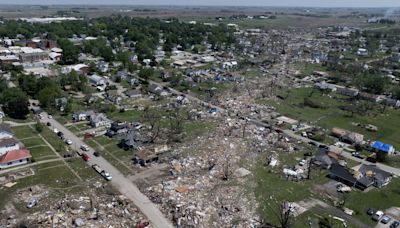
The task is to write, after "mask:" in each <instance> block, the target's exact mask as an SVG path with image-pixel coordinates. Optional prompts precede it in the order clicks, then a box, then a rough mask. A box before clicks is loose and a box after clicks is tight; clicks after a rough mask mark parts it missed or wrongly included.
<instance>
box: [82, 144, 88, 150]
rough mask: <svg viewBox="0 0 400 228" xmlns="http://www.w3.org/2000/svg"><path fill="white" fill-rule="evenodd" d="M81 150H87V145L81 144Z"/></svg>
mask: <svg viewBox="0 0 400 228" xmlns="http://www.w3.org/2000/svg"><path fill="white" fill-rule="evenodd" d="M81 150H83V151H88V150H89V147H88V146H86V145H81Z"/></svg>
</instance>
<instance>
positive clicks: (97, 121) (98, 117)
mask: <svg viewBox="0 0 400 228" xmlns="http://www.w3.org/2000/svg"><path fill="white" fill-rule="evenodd" d="M72 120H73V121H74V122H81V121H89V123H90V125H91V126H92V127H96V128H97V127H107V128H108V127H111V122H112V121H111V120H110V119H108V118H107V116H106V115H105V114H104V113H98V114H96V113H95V112H94V111H82V112H77V113H75V114H73V115H72Z"/></svg>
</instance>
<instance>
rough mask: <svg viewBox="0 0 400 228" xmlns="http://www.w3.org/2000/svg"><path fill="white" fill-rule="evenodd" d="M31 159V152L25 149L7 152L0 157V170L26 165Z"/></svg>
mask: <svg viewBox="0 0 400 228" xmlns="http://www.w3.org/2000/svg"><path fill="white" fill-rule="evenodd" d="M31 158H32V155H31V152H29V150H26V149H21V150H12V151H9V152H7V153H5V154H3V155H2V156H0V169H6V168H9V167H13V166H18V165H23V164H27V163H28V162H30V161H31Z"/></svg>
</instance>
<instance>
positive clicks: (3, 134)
mask: <svg viewBox="0 0 400 228" xmlns="http://www.w3.org/2000/svg"><path fill="white" fill-rule="evenodd" d="M13 136H14V133H13V132H12V131H11V128H10V127H9V126H8V125H7V124H0V139H7V138H12V137H13Z"/></svg>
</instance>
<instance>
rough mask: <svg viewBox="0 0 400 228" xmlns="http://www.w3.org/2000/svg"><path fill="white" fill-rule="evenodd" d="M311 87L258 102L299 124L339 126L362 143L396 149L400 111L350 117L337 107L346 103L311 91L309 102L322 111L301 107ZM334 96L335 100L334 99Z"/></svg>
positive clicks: (340, 98)
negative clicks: (374, 142)
mask: <svg viewBox="0 0 400 228" xmlns="http://www.w3.org/2000/svg"><path fill="white" fill-rule="evenodd" d="M311 91H312V88H300V89H292V90H290V92H289V93H287V92H282V93H283V94H284V96H287V97H286V98H285V99H284V100H282V99H279V100H277V101H271V100H262V101H260V102H261V103H264V104H268V105H272V106H274V107H276V109H277V111H278V112H280V113H281V114H283V115H286V116H289V117H291V118H294V119H297V120H299V121H302V122H308V123H311V124H315V125H318V126H321V127H324V128H325V129H328V130H330V129H331V128H332V127H341V128H344V129H347V130H351V131H354V132H358V133H360V134H363V135H364V136H365V138H364V139H365V140H367V139H371V140H380V141H383V142H385V143H390V144H393V145H394V146H395V147H397V148H400V140H399V134H400V111H399V110H394V109H391V108H387V109H386V110H385V112H384V113H383V114H381V113H379V112H378V111H377V110H373V112H374V113H376V114H377V115H376V116H374V115H366V116H361V115H358V114H354V116H353V117H350V115H349V113H346V112H344V111H342V110H340V109H339V108H338V107H339V106H341V105H349V104H350V103H349V102H348V101H346V100H344V99H343V97H340V96H338V95H335V94H333V93H332V94H331V95H332V97H333V98H330V97H328V96H327V95H322V93H321V92H319V91H314V93H313V94H312V96H311V97H310V98H311V99H313V100H316V101H318V102H319V103H322V104H323V105H324V106H326V109H319V108H310V107H305V106H303V101H304V98H306V97H309V95H310V93H311ZM335 97H337V98H338V99H334V98H335ZM352 123H361V124H373V125H375V126H377V127H378V128H379V130H378V131H377V132H371V131H367V130H365V129H364V128H361V127H358V126H355V125H354V124H352Z"/></svg>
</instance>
